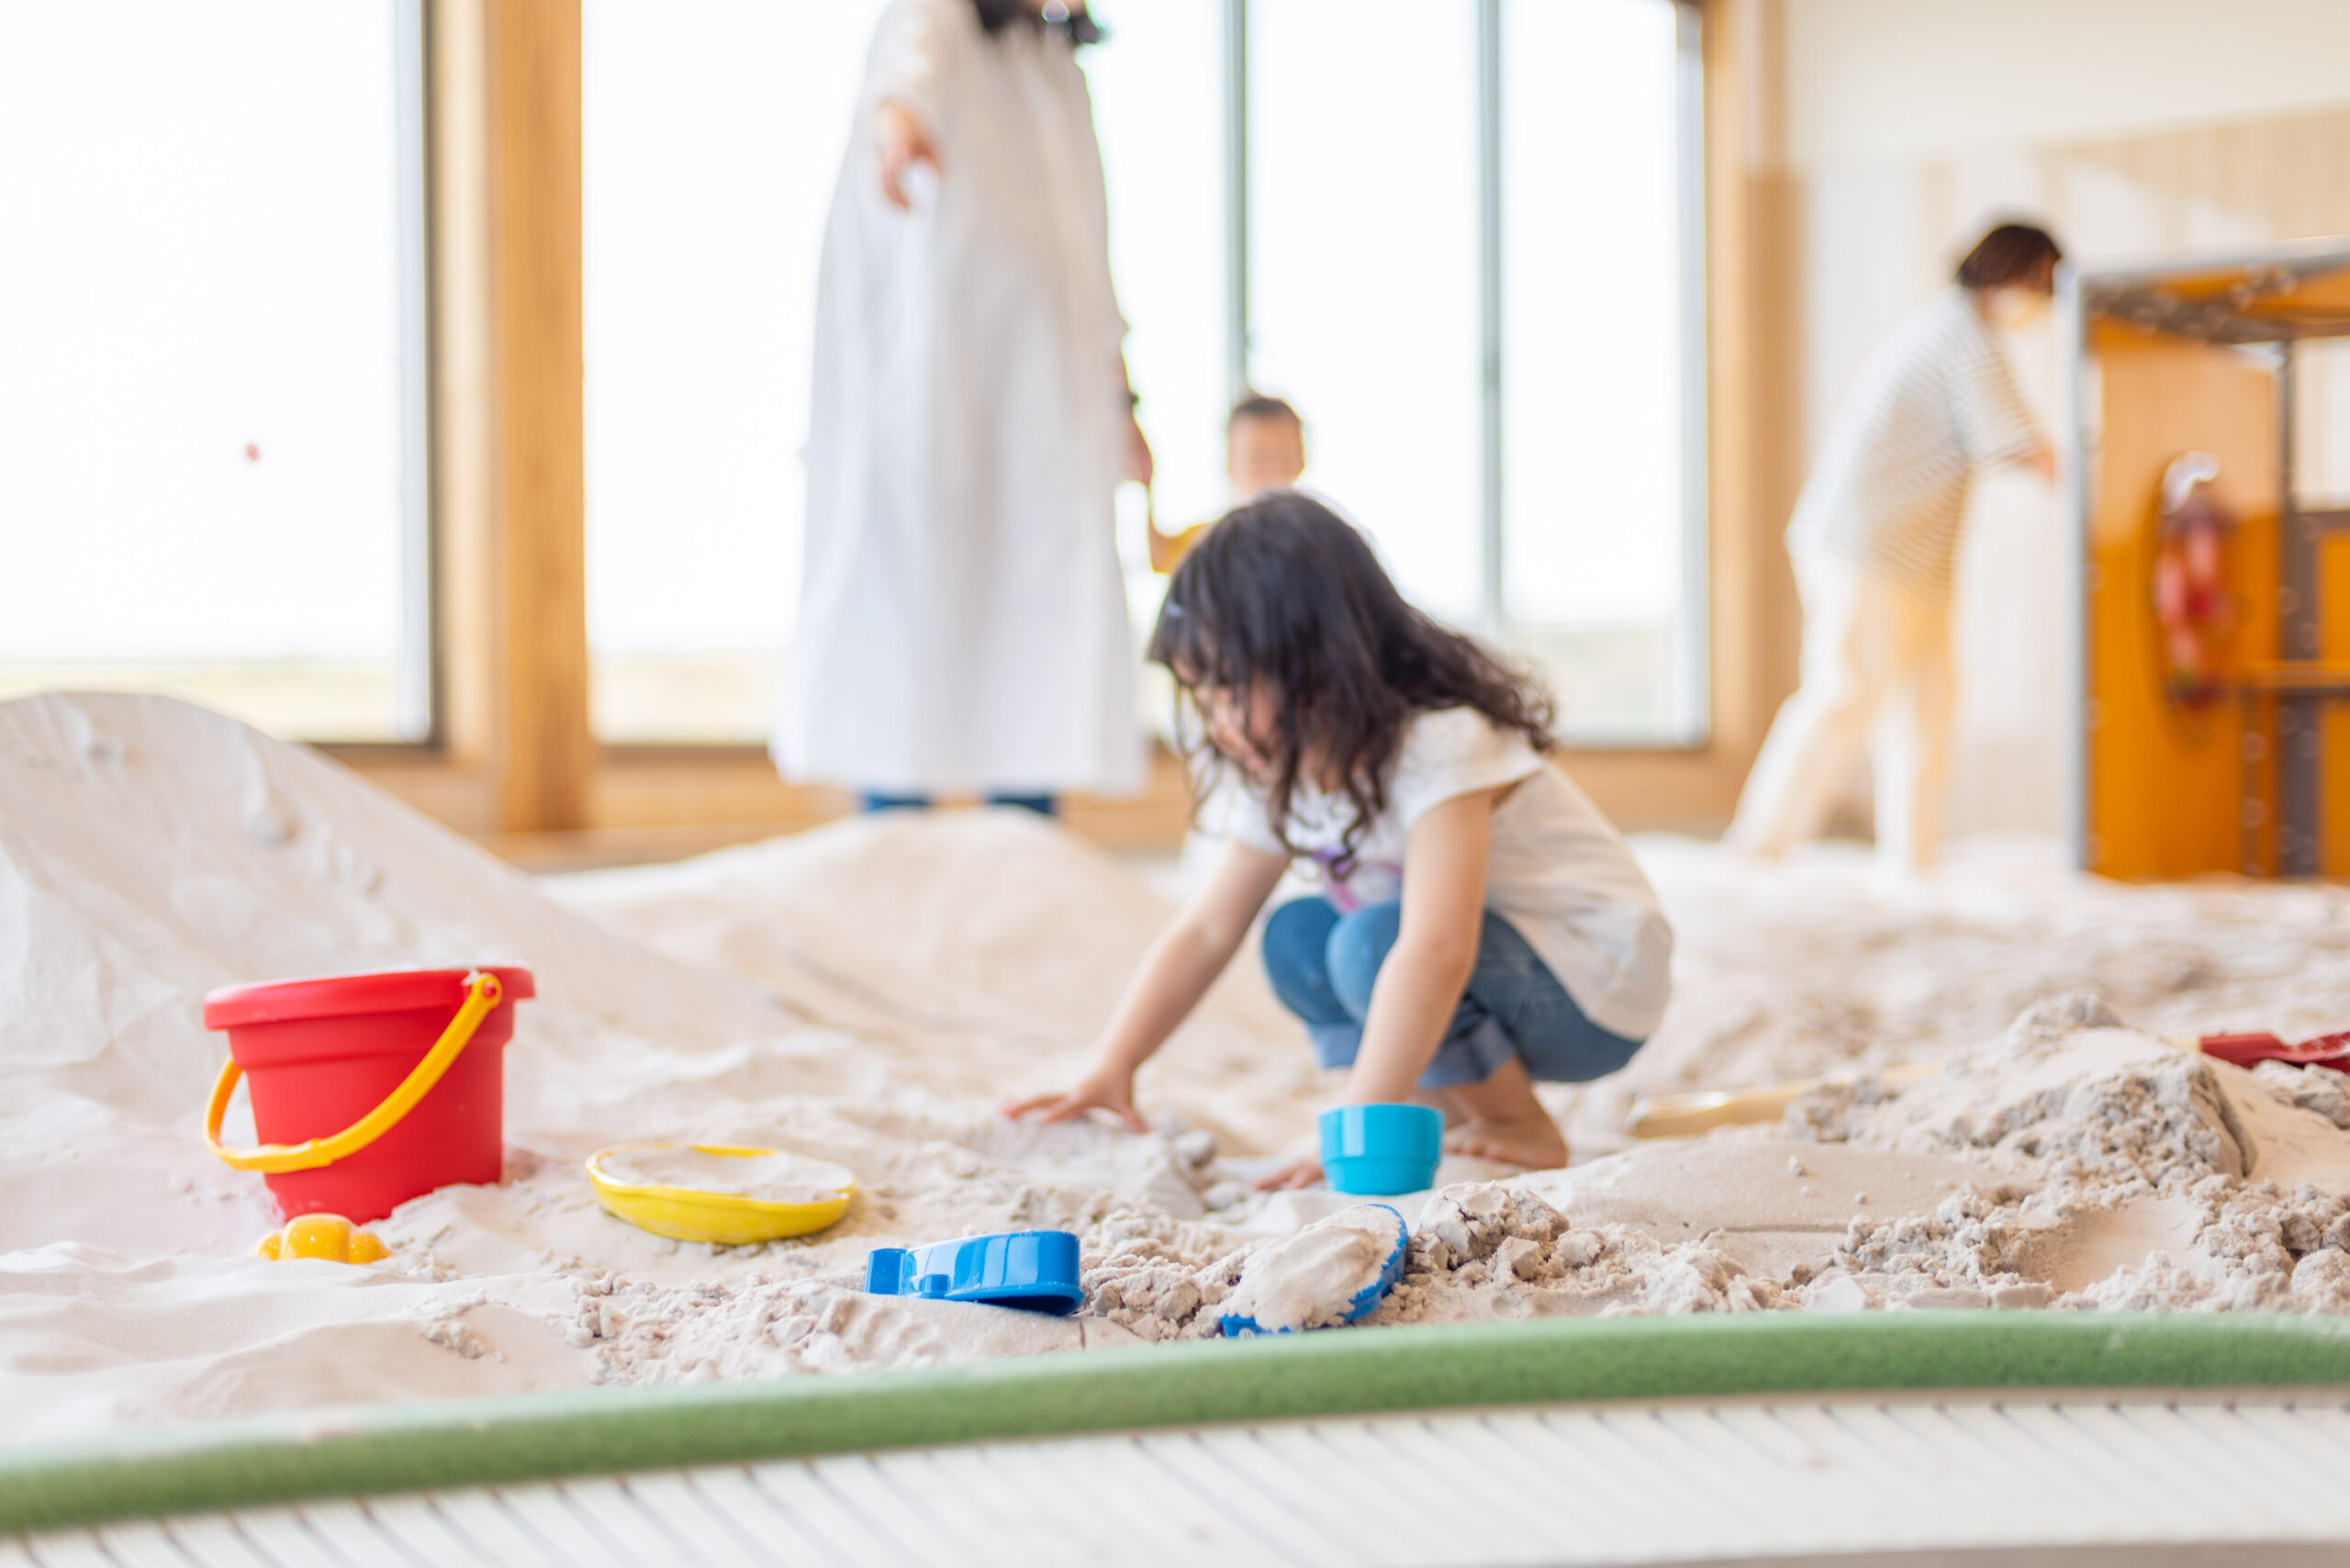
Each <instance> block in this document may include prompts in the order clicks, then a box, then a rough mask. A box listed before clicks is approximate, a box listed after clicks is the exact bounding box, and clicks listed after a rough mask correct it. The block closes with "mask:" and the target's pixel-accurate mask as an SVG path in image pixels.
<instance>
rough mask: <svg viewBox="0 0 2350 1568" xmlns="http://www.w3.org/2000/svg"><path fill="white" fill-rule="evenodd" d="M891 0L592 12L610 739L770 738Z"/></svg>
mask: <svg viewBox="0 0 2350 1568" xmlns="http://www.w3.org/2000/svg"><path fill="white" fill-rule="evenodd" d="M880 11H881V0H847V3H846V4H842V5H833V6H815V5H807V4H800V3H799V0H792V3H789V4H780V5H778V4H776V3H775V0H697V3H696V4H694V5H691V6H652V5H641V4H636V3H634V0H588V6H587V10H586V14H585V17H584V24H585V28H586V36H585V39H584V43H585V57H586V58H585V71H584V81H583V83H582V95H583V98H584V103H585V108H584V124H583V125H582V128H581V131H582V153H581V155H582V158H583V160H584V165H585V167H584V174H585V179H586V197H585V207H586V211H585V222H586V236H585V246H586V279H585V282H586V286H587V323H586V328H587V356H588V389H587V390H588V429H587V440H588V646H589V651H590V655H591V677H590V682H591V683H590V688H589V690H590V700H591V703H592V706H593V710H594V716H595V725H596V732H597V734H599V735H600V736H601V737H602V738H604V739H605V740H608V741H687V742H693V741H752V740H757V739H759V738H760V737H761V736H763V735H764V734H766V733H767V724H768V721H769V719H770V717H771V715H772V711H773V708H774V701H775V689H776V676H777V672H778V667H779V666H780V663H781V660H782V656H783V653H784V650H785V648H786V647H787V646H788V644H789V640H790V636H791V631H792V625H793V622H794V620H795V617H796V612H797V610H798V609H799V599H800V510H801V506H802V502H803V498H804V483H803V478H802V467H801V462H800V446H801V443H802V442H803V441H804V439H805V437H806V435H807V427H808V386H809V353H810V345H811V342H812V336H813V319H814V313H815V305H816V260H817V253H818V250H819V247H820V245H821V243H822V237H823V230H824V214H825V209H826V207H828V206H829V204H830V202H831V200H832V192H833V184H834V178H835V177H836V175H837V174H839V170H840V161H841V154H842V151H843V148H844V145H845V138H846V136H847V134H848V129H849V118H850V115H851V112H852V110H853V107H854V106H855V103H856V90H857V84H858V82H859V80H860V79H861V77H862V75H863V67H864V62H865V50H866V45H867V42H868V41H869V40H870V39H871V37H872V32H873V24H874V21H875V18H876V17H878V16H879V14H880Z"/></svg>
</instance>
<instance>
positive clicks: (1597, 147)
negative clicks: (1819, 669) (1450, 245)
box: [1502, 0, 1704, 741]
mask: <svg viewBox="0 0 2350 1568" xmlns="http://www.w3.org/2000/svg"><path fill="white" fill-rule="evenodd" d="M1674 12H1675V7H1674V6H1673V5H1671V4H1669V3H1668V0H1575V4H1573V5H1560V4H1557V3H1556V0H1506V3H1505V6H1504V8H1503V19H1502V20H1503V30H1502V43H1503V62H1504V64H1503V76H1504V80H1503V89H1504V90H1503V100H1502V101H1503V112H1504V116H1505V118H1504V123H1503V136H1502V148H1503V200H1504V207H1503V209H1502V210H1503V234H1504V240H1503V245H1504V252H1503V269H1502V273H1503V280H1504V282H1503V312H1504V314H1503V321H1504V323H1505V338H1504V353H1503V398H1504V403H1503V409H1504V420H1505V423H1504V431H1505V436H1504V442H1505V446H1504V451H1505V461H1504V484H1503V497H1504V511H1503V518H1504V524H1503V541H1504V560H1505V564H1506V565H1505V573H1504V589H1503V592H1504V598H1505V606H1504V608H1505V612H1506V615H1507V617H1508V620H1509V622H1510V624H1511V629H1512V633H1513V635H1514V636H1515V637H1516V639H1517V641H1518V642H1519V644H1521V645H1522V646H1524V647H1526V648H1527V650H1528V651H1530V652H1534V653H1537V654H1538V655H1540V657H1541V658H1542V661H1543V663H1544V664H1545V665H1546V666H1548V669H1549V673H1550V676H1551V678H1552V680H1553V682H1554V684H1555V686H1556V687H1557V689H1558V693H1559V697H1560V700H1561V711H1562V716H1563V719H1564V722H1565V727H1566V729H1567V731H1568V733H1569V734H1572V735H1573V736H1574V737H1575V738H1577V739H1604V740H1628V741H1666V740H1687V739H1693V738H1695V732H1696V731H1699V730H1702V725H1703V718H1702V711H1703V705H1702V703H1701V702H1699V701H1696V700H1694V697H1693V691H1694V690H1695V689H1696V683H1697V681H1698V680H1699V676H1698V673H1697V672H1696V671H1695V669H1694V668H1692V667H1691V666H1692V665H1693V664H1694V663H1695V655H1694V649H1695V647H1696V646H1697V644H1696V642H1695V639H1694V638H1693V637H1692V636H1691V635H1690V633H1692V631H1693V630H1694V627H1695V622H1694V618H1697V617H1702V615H1703V613H1704V606H1703V604H1702V603H1701V602H1698V601H1697V599H1696V598H1695V593H1694V592H1693V589H1692V586H1691V584H1690V582H1689V579H1688V575H1687V574H1686V573H1685V572H1684V566H1688V565H1692V564H1694V563H1690V562H1688V561H1686V560H1685V558H1684V556H1685V552H1684V494H1685V493H1686V489H1687V481H1686V479H1685V476H1684V417H1683V416H1684V390H1689V391H1694V390H1695V389H1694V388H1684V347H1685V346H1688V345H1684V339H1683V325H1684V271H1683V266H1682V260H1683V258H1682V234H1681V201H1682V198H1683V196H1684V194H1685V193H1684V190H1683V182H1682V174H1683V159H1682V151H1683V149H1682V144H1681V138H1680V132H1679V121H1680V101H1679V93H1678V86H1679V70H1680V63H1679V55H1678V43H1677V32H1678V28H1679V23H1678V20H1677V18H1676V17H1675V14H1674Z"/></svg>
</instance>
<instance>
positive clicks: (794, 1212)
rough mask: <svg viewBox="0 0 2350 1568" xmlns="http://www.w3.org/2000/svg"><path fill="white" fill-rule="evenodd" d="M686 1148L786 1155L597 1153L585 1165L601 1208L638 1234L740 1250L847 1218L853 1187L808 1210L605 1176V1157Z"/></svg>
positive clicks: (622, 1149)
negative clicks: (686, 1150) (685, 1151)
mask: <svg viewBox="0 0 2350 1568" xmlns="http://www.w3.org/2000/svg"><path fill="white" fill-rule="evenodd" d="M655 1148H690V1149H692V1150H693V1151H694V1152H695V1153H697V1154H714V1155H719V1156H722V1157H724V1158H728V1159H756V1158H758V1157H759V1156H761V1155H767V1154H781V1153H784V1152H786V1151H785V1150H782V1149H776V1148H737V1147H735V1146H733V1145H731V1144H716V1143H692V1144H675V1143H629V1144H621V1145H618V1146H616V1147H614V1148H603V1149H598V1150H597V1151H596V1152H595V1153H594V1154H592V1155H590V1156H588V1182H590V1183H591V1184H592V1185H593V1186H594V1187H595V1189H596V1196H597V1197H598V1198H599V1200H601V1202H602V1203H603V1205H604V1207H606V1208H607V1209H610V1211H611V1212H612V1213H613V1214H615V1215H619V1216H620V1217H621V1219H624V1220H626V1221H628V1222H629V1224H631V1225H632V1226H637V1227H638V1228H639V1229H641V1230H649V1231H651V1232H652V1233H653V1234H654V1235H655V1236H667V1237H674V1238H677V1240H679V1241H714V1242H718V1243H721V1244H722V1245H725V1246H730V1247H733V1246H744V1245H747V1244H750V1243H753V1242H759V1241H777V1240H780V1239H781V1238H784V1237H787V1236H806V1235H808V1234H809V1233H810V1232H811V1231H818V1230H822V1229H823V1228H824V1227H825V1226H828V1225H831V1224H833V1223H834V1221H836V1220H838V1219H839V1218H840V1217H841V1215H845V1214H846V1213H847V1212H848V1201H849V1199H850V1198H851V1197H853V1196H855V1195H856V1183H855V1182H850V1183H848V1184H847V1185H846V1186H844V1187H842V1188H840V1189H839V1190H838V1191H837V1192H835V1193H832V1194H831V1195H829V1196H827V1197H825V1198H824V1199H823V1200H822V1201H821V1202H818V1203H813V1204H770V1203H763V1202H761V1201H760V1200H759V1199H757V1198H744V1197H738V1196H736V1195H734V1194H733V1193H705V1192H701V1191H699V1190H697V1189H695V1188H692V1187H666V1186H653V1185H650V1184H645V1183H640V1182H621V1181H616V1180H614V1179H613V1178H612V1177H610V1176H607V1175H606V1174H605V1173H604V1160H605V1159H606V1157H607V1156H610V1155H616V1154H633V1153H635V1152H637V1151H638V1150H641V1149H655Z"/></svg>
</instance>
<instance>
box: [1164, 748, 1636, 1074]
mask: <svg viewBox="0 0 2350 1568" xmlns="http://www.w3.org/2000/svg"><path fill="white" fill-rule="evenodd" d="M1222 773H1223V777H1222V778H1219V779H1218V780H1217V782H1216V785H1215V787H1214V790H1211V792H1210V793H1209V795H1208V798H1207V800H1206V801H1204V802H1203V805H1202V807H1201V809H1200V827H1201V830H1202V831H1203V832H1204V833H1207V834H1214V835H1215V836H1218V837H1224V838H1230V839H1235V840H1237V841H1238V842H1240V843H1242V844H1246V845H1248V846H1250V847H1251V848H1254V849H1259V850H1262V851H1264V852H1265V853H1266V854H1269V855H1288V854H1290V853H1291V850H1290V848H1289V847H1288V846H1284V845H1283V844H1282V843H1281V839H1280V838H1279V837H1277V836H1276V835H1275V834H1274V833H1273V830H1272V826H1271V824H1270V823H1268V822H1267V820H1266V816H1265V804H1266V802H1265V796H1264V792H1263V791H1262V790H1259V789H1258V788H1257V787H1256V786H1254V785H1252V784H1251V783H1249V781H1248V779H1247V778H1246V777H1245V776H1244V775H1243V774H1242V772H1241V770H1240V769H1239V768H1237V767H1229V766H1227V767H1224V768H1223V770H1222ZM1506 784H1516V786H1517V788H1516V789H1515V790H1511V791H1510V793H1509V794H1508V795H1507V796H1506V797H1505V798H1504V800H1503V801H1502V802H1501V804H1500V805H1498V806H1496V807H1495V808H1494V825H1493V838H1492V848H1491V851H1490V854H1489V857H1488V859H1487V861H1486V868H1485V907H1486V908H1488V909H1490V910H1492V911H1493V912H1494V913H1496V914H1498V915H1500V916H1501V917H1502V918H1503V919H1504V920H1506V921H1508V922H1509V923H1510V924H1511V925H1512V926H1514V927H1515V928H1516V931H1517V934H1518V935H1521V936H1523V937H1525V938H1526V942H1527V946H1530V947H1532V948H1533V949H1534V951H1535V953H1536V955H1537V956H1538V957H1539V958H1541V960H1542V962H1543V963H1544V965H1546V966H1547V967H1548V968H1549V969H1550V973H1551V974H1552V975H1554V976H1556V977H1557V979H1558V981H1559V983H1560V984H1561V985H1562V986H1564V987H1565V988H1566V991H1567V994H1568V995H1569V996H1572V998H1574V1001H1575V1005H1576V1006H1577V1007H1580V1008H1581V1009H1583V1016H1584V1017H1586V1018H1588V1019H1590V1020H1591V1021H1592V1022H1593V1023H1595V1024H1596V1025H1599V1026H1600V1027H1601V1028H1603V1029H1606V1030H1607V1031H1608V1032H1609V1033H1611V1034H1616V1035H1620V1036H1624V1037H1625V1038H1627V1039H1633V1040H1644V1039H1646V1038H1648V1036H1650V1035H1651V1034H1653V1033H1654V1032H1655V1030H1656V1026H1657V1024H1658V1021H1659V1020H1661V1019H1662V1017H1663V1016H1664V1004H1665V1002H1666V1001H1667V1000H1668V998H1669V997H1670V996H1671V993H1672V986H1673V979H1672V967H1673V927H1672V926H1671V925H1669V924H1666V922H1665V918H1664V912H1663V910H1662V907H1660V906H1659V904H1658V902H1657V897H1656V891H1655V890H1654V889H1652V888H1651V887H1650V886H1649V879H1648V878H1647V877H1646V876H1645V875H1644V874H1642V872H1641V870H1640V867H1639V862H1638V861H1637V860H1635V859H1633V858H1632V852H1631V850H1630V848H1628V846H1626V845H1625V843H1624V839H1623V835H1621V834H1618V833H1617V831H1616V829H1615V827H1614V825H1613V824H1611V823H1609V822H1608V820H1607V819H1606V817H1604V816H1602V815H1601V814H1600V812H1599V808H1598V807H1596V806H1595V805H1593V804H1592V803H1591V801H1590V798H1589V797H1588V796H1586V795H1584V794H1583V791H1582V790H1579V789H1577V788H1576V787H1575V784H1574V781H1573V780H1572V779H1571V778H1568V777H1567V776H1566V774H1564V773H1563V772H1561V770H1560V769H1558V768H1556V767H1551V766H1550V764H1549V763H1547V762H1545V761H1544V760H1543V759H1542V757H1541V756H1540V754H1539V753H1538V752H1536V751H1535V749H1534V748H1533V746H1531V745H1528V744H1527V740H1526V737H1525V736H1524V735H1521V734H1518V733H1517V732H1516V731H1515V730H1507V729H1502V728H1499V727H1497V726H1496V725H1495V724H1494V722H1492V721H1491V720H1489V719H1487V718H1486V717H1485V716H1484V715H1483V713H1481V712H1479V711H1476V710H1475V709H1473V708H1447V709H1443V710H1440V711H1433V712H1424V713H1422V714H1420V715H1419V717H1417V718H1416V719H1415V720H1413V721H1412V725H1411V728H1410V729H1409V730H1408V731H1406V732H1405V734H1404V745H1403V746H1402V748H1401V750H1400V751H1399V752H1398V753H1397V754H1396V758H1395V763H1394V772H1393V775H1392V776H1391V777H1390V778H1389V781H1388V785H1387V809H1386V810H1385V811H1384V812H1382V813H1381V814H1380V816H1379V818H1378V820H1377V821H1375V822H1373V823H1371V825H1370V826H1369V828H1367V829H1366V830H1365V831H1364V832H1363V834H1361V835H1360V837H1359V838H1358V839H1357V840H1356V843H1355V858H1354V864H1353V865H1352V866H1350V867H1349V868H1348V869H1347V870H1346V871H1345V872H1344V874H1340V873H1339V872H1338V871H1337V867H1336V862H1337V857H1338V853H1339V845H1340V842H1341V839H1342V837H1343V835H1344V833H1345V830H1346V827H1347V824H1348V823H1349V822H1350V821H1351V820H1352V812H1353V806H1352V805H1351V803H1349V802H1348V800H1347V798H1346V797H1345V796H1344V795H1343V794H1341V795H1337V796H1332V795H1326V794H1325V793H1323V792H1322V791H1320V790H1309V789H1305V788H1301V789H1300V790H1298V791H1297V795H1296V797H1295V799H1294V800H1293V801H1292V807H1291V812H1290V820H1289V823H1288V824H1287V826H1288V838H1289V843H1290V845H1292V846H1295V848H1296V852H1297V853H1298V854H1300V855H1302V856H1304V857H1307V858H1310V859H1311V860H1313V861H1314V862H1315V866H1316V868H1317V869H1318V870H1319V872H1320V874H1321V879H1322V888H1323V892H1324V894H1325V895H1326V897H1328V899H1329V900H1330V902H1332V903H1334V904H1337V906H1338V907H1339V908H1340V909H1342V910H1351V909H1357V908H1360V907H1361V906H1363V905H1365V904H1371V903H1379V902H1384V901H1386V900H1389V899H1393V898H1395V897H1397V896H1398V895H1399V894H1400V893H1401V892H1402V890H1403V886H1404V842H1405V840H1406V839H1408V838H1409V837H1410V835H1411V832H1412V827H1413V824H1414V823H1417V822H1418V821H1419V820H1420V818H1421V816H1423V815H1424V814H1425V813H1426V812H1427V811H1428V809H1429V808H1430V807H1432V806H1436V805H1439V804H1441V803H1443V802H1444V801H1449V800H1453V799H1455V798H1456V797H1459V796H1461V795H1467V794H1472V793H1474V792H1475V791H1477V790H1493V789H1498V788H1500V787H1501V786H1503V785H1506Z"/></svg>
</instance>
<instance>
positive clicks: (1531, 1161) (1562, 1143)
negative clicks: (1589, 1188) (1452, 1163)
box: [1444, 1110, 1567, 1170]
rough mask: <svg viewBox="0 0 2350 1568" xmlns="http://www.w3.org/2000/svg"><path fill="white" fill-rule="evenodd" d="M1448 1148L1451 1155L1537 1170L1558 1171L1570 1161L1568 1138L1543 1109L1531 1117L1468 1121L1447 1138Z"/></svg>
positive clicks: (1484, 1118)
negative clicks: (1473, 1156) (1469, 1156)
mask: <svg viewBox="0 0 2350 1568" xmlns="http://www.w3.org/2000/svg"><path fill="white" fill-rule="evenodd" d="M1444 1148H1445V1152H1447V1153H1448V1154H1473V1155H1475V1156H1477V1157H1478V1158H1479V1159H1498V1160H1500V1161H1502V1162H1503V1163H1504V1164H1505V1165H1525V1166H1530V1167H1532V1168H1533V1169H1534V1170H1556V1169H1558V1168H1559V1167H1560V1166H1561V1165H1564V1164H1565V1163H1566V1162H1567V1140H1566V1137H1565V1136H1564V1135H1563V1134H1561V1132H1560V1131H1559V1124H1558V1123H1556V1122H1554V1121H1552V1120H1551V1119H1550V1116H1549V1115H1548V1114H1545V1113H1544V1112H1542V1111H1539V1110H1537V1111H1535V1112H1534V1113H1533V1114H1531V1115H1522V1116H1510V1117H1507V1118H1504V1119H1489V1118H1486V1117H1482V1116H1481V1117H1477V1118H1474V1119H1472V1120H1470V1121H1465V1122H1463V1123H1461V1124H1460V1126H1457V1127H1455V1128H1453V1129H1452V1130H1451V1131H1450V1132H1449V1133H1447V1134H1446V1135H1445V1138H1444Z"/></svg>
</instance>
